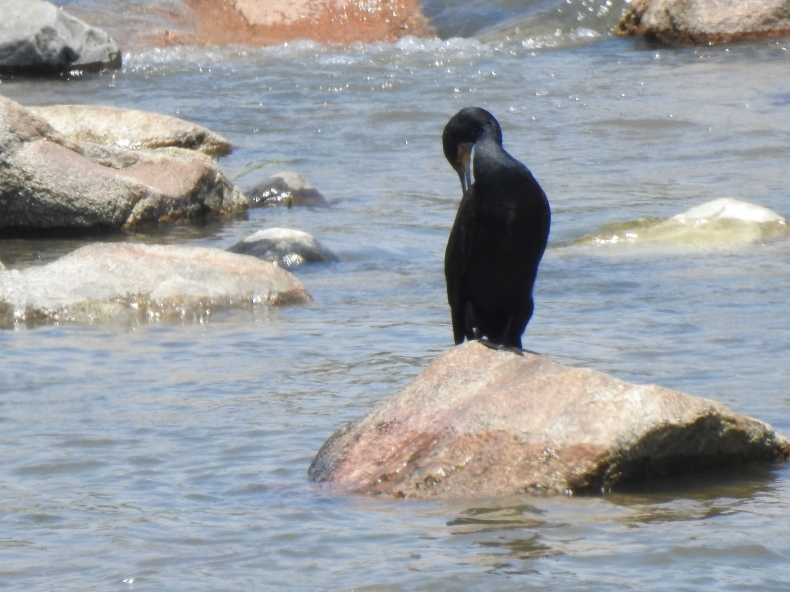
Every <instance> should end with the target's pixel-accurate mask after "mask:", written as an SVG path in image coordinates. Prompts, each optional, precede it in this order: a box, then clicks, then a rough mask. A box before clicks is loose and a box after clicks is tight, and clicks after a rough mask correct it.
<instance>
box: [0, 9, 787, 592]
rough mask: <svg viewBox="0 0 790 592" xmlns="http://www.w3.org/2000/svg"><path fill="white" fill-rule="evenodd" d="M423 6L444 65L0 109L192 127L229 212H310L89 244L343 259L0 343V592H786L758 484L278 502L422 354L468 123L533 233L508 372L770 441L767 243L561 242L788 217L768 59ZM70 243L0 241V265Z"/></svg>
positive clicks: (443, 308)
mask: <svg viewBox="0 0 790 592" xmlns="http://www.w3.org/2000/svg"><path fill="white" fill-rule="evenodd" d="M68 4H69V5H70V6H73V7H74V8H75V9H79V10H81V11H82V12H81V13H80V14H84V13H86V12H90V10H91V9H93V8H96V9H98V8H101V7H102V6H103V7H105V8H106V3H103V2H101V1H100V0H83V1H73V2H71V3H68ZM130 4H134V3H132V2H122V3H120V4H119V6H127V5H130ZM426 6H427V8H428V9H429V12H431V13H432V15H433V16H435V18H436V19H437V24H438V25H439V30H440V32H441V33H442V35H443V38H442V39H429V40H423V39H405V40H402V41H400V42H398V43H396V44H377V45H364V46H363V45H358V46H352V47H322V46H319V45H316V44H313V43H310V42H295V43H291V44H288V45H286V46H278V47H273V48H265V49H247V48H238V47H236V48H208V49H207V48H193V47H187V48H169V49H142V50H135V51H133V52H130V53H128V54H125V55H124V59H125V65H124V67H123V69H122V70H120V71H118V72H114V73H106V74H103V75H94V76H86V77H82V78H77V79H72V80H49V81H25V80H10V81H9V80H4V81H2V82H0V94H3V95H5V96H7V97H9V98H11V99H13V100H16V101H19V102H21V103H23V104H25V105H38V104H53V103H92V104H107V105H113V106H119V107H130V108H139V109H146V110H151V111H158V112H162V113H166V114H173V115H178V116H181V117H183V118H186V119H189V120H193V121H196V122H198V123H201V124H203V125H205V126H207V127H209V128H211V129H213V130H214V131H216V132H218V133H220V134H222V135H224V136H226V137H228V138H229V139H230V140H232V142H233V143H234V145H235V146H236V149H235V151H234V152H233V154H231V155H230V156H228V157H226V158H224V159H222V161H221V164H222V166H223V168H224V169H225V170H226V171H227V172H228V174H230V175H231V176H237V175H238V178H237V183H238V184H239V185H240V186H241V187H242V188H248V187H250V186H252V185H254V184H255V183H256V182H258V181H259V180H261V178H263V177H266V176H268V175H269V174H271V173H275V172H278V171H279V170H281V169H290V170H296V171H298V172H300V173H302V174H303V175H304V176H306V177H307V178H308V179H309V180H310V181H312V182H313V183H314V184H315V185H316V186H317V187H318V189H319V190H320V191H321V192H322V193H323V194H324V195H325V196H326V197H327V199H328V200H329V201H330V203H331V205H332V207H331V208H330V209H328V210H299V209H292V210H278V211H272V210H266V211H262V210H258V211H252V212H250V214H249V216H248V217H247V218H246V219H237V220H231V221H226V222H223V223H211V224H207V225H202V226H194V227H177V228H174V229H169V230H167V229H165V230H162V231H159V232H147V233H139V234H128V235H123V236H118V237H112V239H113V240H139V241H146V242H170V243H188V244H195V245H204V246H214V247H221V248H225V247H227V246H230V245H231V244H233V243H235V242H236V241H237V240H239V239H241V238H242V237H244V236H247V235H248V234H251V233H252V232H254V231H256V230H258V229H261V228H264V227H268V226H288V227H293V228H298V229H301V230H305V231H308V232H310V233H312V234H314V235H315V236H316V237H317V238H318V239H319V240H320V241H321V242H322V243H323V244H325V245H326V246H327V247H329V248H330V249H331V250H333V251H334V252H335V253H337V254H338V255H339V256H340V258H341V262H340V263H337V264H329V265H320V266H315V267H312V268H304V269H301V270H298V271H297V272H296V273H297V275H298V276H299V277H300V279H302V281H303V282H304V283H305V284H306V285H307V287H308V289H309V291H310V292H311V294H312V295H313V297H314V300H313V301H312V302H311V303H309V304H307V305H303V306H292V307H286V308H276V309H260V310H257V311H255V312H254V313H250V312H242V313H231V312H224V313H218V314H216V315H211V316H209V319H208V320H207V321H205V322H202V323H194V322H191V321H185V322H183V323H180V324H147V325H146V324H143V325H137V326H128V327H127V326H124V327H117V326H103V325H96V326H89V327H84V326H69V325H61V326H45V327H37V328H24V327H20V328H18V329H17V330H14V331H4V332H2V333H0V355H1V356H2V366H0V458H2V463H0V589H3V590H13V591H19V592H22V591H24V592H29V591H31V590H58V591H87V590H102V591H107V590H118V591H129V590H152V591H154V590H155V591H163V590H167V591H173V592H176V591H182V590H183V591H187V590H189V591H196V590H200V591H203V590H205V591H219V590H223V591H228V590H305V591H307V590H311V591H312V590H327V591H339V590H367V591H373V590H377V591H392V592H395V591H401V590H415V591H416V590H420V591H422V590H426V591H428V590H635V589H639V590H666V591H670V590H671V591H678V590H732V591H736V590H737V591H743V590H761V591H765V590H786V589H787V586H788V582H790V542H789V541H788V536H787V534H788V531H789V530H790V516H789V515H788V507H790V468H789V467H787V466H784V465H779V466H776V467H769V468H758V469H754V470H749V471H739V473H738V474H737V475H729V476H726V477H722V476H719V477H712V476H703V477H700V478H697V479H691V480H682V481H673V482H670V483H653V484H650V485H649V486H647V487H644V488H642V489H640V490H638V491H632V492H620V493H616V494H608V495H604V496H600V497H583V498H569V497H548V498H530V497H518V498H512V499H496V500H475V501H466V502H464V501H456V502H428V503H425V502H421V503H413V502H403V501H393V500H387V499H377V498H365V497H351V498H347V497H336V496H334V495H332V494H331V493H330V492H328V491H324V490H322V489H321V488H320V487H318V486H316V485H314V484H311V483H310V482H309V481H308V480H307V477H306V471H307V467H308V465H309V463H310V461H311V459H312V457H313V456H314V454H315V452H316V451H317V450H318V448H319V447H320V446H321V444H322V443H323V442H324V440H325V439H326V438H327V437H328V436H329V435H330V434H331V433H332V432H333V431H334V430H335V429H337V428H338V427H340V426H341V425H343V423H344V422H347V421H349V420H351V419H354V418H356V417H358V416H359V415H361V414H362V413H364V412H366V411H367V410H368V409H370V408H371V407H372V406H374V405H376V404H378V403H380V402H382V401H384V400H386V399H387V398H388V397H389V396H390V395H391V394H392V393H394V392H395V391H396V390H397V389H398V388H400V387H402V386H404V385H406V384H408V382H409V381H410V380H411V379H412V378H413V377H414V376H415V375H416V374H417V373H418V372H420V370H421V369H423V368H424V367H425V366H426V365H427V364H428V363H429V361H430V360H431V359H433V358H434V357H435V356H437V355H438V354H439V353H441V352H443V351H445V350H446V349H447V348H448V347H450V345H451V331H450V326H449V312H448V308H447V304H446V299H445V294H444V280H443V275H442V257H443V252H444V246H445V243H446V240H447V234H448V231H449V228H450V225H451V224H452V221H453V217H454V214H455V209H456V207H457V204H458V201H459V198H460V188H459V184H458V179H457V177H456V175H455V173H454V172H453V171H452V169H451V168H450V167H449V165H448V164H447V163H446V161H445V160H444V157H443V155H442V152H441V144H440V134H441V130H442V127H443V125H444V123H445V122H446V120H447V119H448V118H449V117H450V116H451V115H452V114H453V113H455V111H457V110H458V109H460V108H461V107H464V106H467V105H479V106H483V107H486V108H488V109H489V110H491V111H492V112H493V113H494V114H495V115H496V116H497V117H498V118H499V120H500V122H501V124H502V127H503V130H504V137H505V146H506V148H507V149H508V150H509V151H510V152H511V153H512V154H513V155H514V156H516V157H517V158H519V159H520V160H522V161H524V162H525V163H526V164H527V165H528V166H529V167H530V168H531V170H532V171H533V173H534V174H535V176H536V177H537V178H538V180H539V181H540V182H541V184H542V185H543V187H544V189H545V190H546V193H547V194H548V196H549V199H550V201H551V204H552V208H553V227H552V235H551V239H550V246H549V249H548V251H547V254H546V257H545V259H544V262H543V264H542V268H541V272H540V275H539V277H538V283H537V287H536V293H535V297H536V313H535V316H534V318H533V320H532V322H531V323H530V325H529V327H528V329H527V332H526V334H525V336H524V345H525V347H527V348H529V349H532V350H535V351H540V352H543V353H546V354H548V355H550V356H552V357H554V358H556V359H558V360H560V361H562V362H564V363H567V364H572V365H579V366H586V367H590V368H594V369H596V370H600V371H604V372H608V373H612V374H614V375H617V376H619V377H621V378H624V379H626V380H631V381H636V382H649V383H658V384H661V385H664V386H668V387H672V388H677V389H680V390H683V391H685V392H688V393H690V394H694V395H699V396H705V397H709V398H712V399H715V400H717V401H720V402H722V403H724V404H726V405H728V406H730V407H731V408H733V409H735V410H736V411H738V412H740V413H744V414H746V415H751V416H754V417H758V418H760V419H762V420H765V421H767V422H769V423H771V424H772V425H773V426H774V427H775V428H777V430H778V431H780V432H783V433H785V434H790V392H788V384H790V380H788V379H789V378H790V365H789V364H788V356H789V354H790V322H788V314H787V313H788V302H787V298H788V294H790V240H778V241H774V242H770V243H767V244H759V245H753V246H749V247H743V248H738V249H725V250H695V251H683V250H680V249H676V250H668V249H664V250H648V249H638V250H637V249H634V248H629V247H628V246H627V245H620V246H609V247H602V248H599V249H593V248H589V247H588V248H580V247H574V246H569V244H570V243H571V242H573V241H574V240H575V239H578V238H580V237H581V236H583V235H585V234H588V233H590V232H594V231H596V230H597V229H599V228H600V227H601V226H602V225H604V224H607V223H611V222H615V221H628V220H636V219H639V218H643V217H663V218H666V217H668V216H671V215H674V214H676V213H679V212H681V211H683V210H686V209H688V208H689V207H691V206H693V205H698V204H700V203H703V202H705V201H708V200H711V199H714V198H718V197H733V198H736V199H741V200H744V201H749V202H752V203H757V204H759V205H762V206H766V207H769V208H771V209H773V210H776V211H778V212H779V213H781V214H783V215H785V216H788V215H790V203H788V197H789V196H788V191H787V185H788V179H789V178H790V172H788V171H790V169H788V161H789V160H790V158H789V157H790V116H789V115H788V109H790V77H788V75H787V74H788V68H790V59H789V57H790V56H788V51H787V43H786V42H785V41H783V40H780V41H770V42H764V43H753V44H744V45H736V46H730V47H706V48H697V49H678V48H667V47H659V46H651V45H648V44H646V43H644V42H639V41H634V40H623V39H617V38H614V37H611V36H610V35H609V33H608V29H609V27H611V25H612V24H613V22H615V21H616V20H617V16H618V15H619V11H620V10H621V8H622V6H621V5H620V4H617V3H615V6H612V5H611V4H606V3H603V4H601V5H599V6H598V5H592V4H589V5H588V4H587V3H579V2H575V3H574V2H562V3H560V2H549V1H544V2H533V3H526V5H524V6H522V7H520V8H519V7H518V6H517V3H508V2H499V3H492V4H486V3H477V2H472V1H469V2H455V3H449V2H448V3H445V4H442V3H438V2H431V3H427V5H426ZM564 7H570V8H572V9H573V10H575V11H577V12H578V13H579V14H581V13H582V12H583V11H585V10H586V11H588V12H590V14H593V15H594V18H593V17H589V18H588V17H585V18H582V19H581V20H579V17H577V16H574V15H572V16H570V17H564V16H563V13H562V12H558V10H559V9H562V8H564ZM615 13H617V14H615ZM481 14H482V15H483V16H480V15H481ZM518 14H523V15H526V16H527V17H530V19H531V20H530V19H528V26H525V27H522V30H521V33H520V34H519V36H516V37H512V38H511V39H510V40H507V39H505V40H503V39H502V38H501V37H502V35H501V34H497V33H486V34H484V35H482V36H481V38H482V39H490V40H488V41H479V40H475V39H471V38H465V39H461V38H454V37H453V35H458V34H471V33H473V32H476V31H474V30H473V31H468V30H464V27H465V26H468V22H469V21H470V19H478V21H477V22H479V23H480V26H483V25H485V26H486V27H487V26H490V25H492V24H496V23H497V22H501V21H503V20H506V19H509V18H511V17H513V16H517V15H518ZM585 14H587V13H585ZM464 17H465V18H464ZM563 19H564V20H563ZM585 19H586V20H585ZM557 22H560V23H561V25H562V26H557ZM464 23H466V25H464ZM574 23H581V25H580V26H578V25H575V24H574ZM478 28H479V27H478ZM546 31H549V32H550V34H547V33H546ZM259 165H264V166H260V167H259ZM256 167H258V168H256ZM83 243H84V241H80V240H75V239H70V240H63V239H51V240H35V241H33V240H27V241H25V240H0V261H3V263H5V264H6V265H7V266H8V267H11V268H23V267H26V266H29V265H38V264H41V263H42V262H46V261H50V260H52V259H54V258H56V257H58V256H60V255H61V254H63V253H66V252H69V251H71V250H73V249H74V248H76V247H77V246H79V245H80V244H83Z"/></svg>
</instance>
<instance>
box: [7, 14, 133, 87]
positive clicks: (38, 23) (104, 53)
mask: <svg viewBox="0 0 790 592" xmlns="http://www.w3.org/2000/svg"><path fill="white" fill-rule="evenodd" d="M0 15H2V18H0V74H29V75H42V74H45V75H46V74H57V73H60V72H70V71H73V70H99V69H101V68H120V67H121V52H120V51H119V50H118V46H117V45H116V44H115V42H114V41H113V40H112V39H111V38H110V36H109V35H107V33H105V32H104V31H102V30H100V29H97V28H95V27H91V26H90V25H87V24H85V23H84V22H82V21H81V20H79V19H76V18H74V17H73V16H71V15H69V14H68V13H66V12H64V11H63V10H61V9H60V8H58V7H57V6H55V5H54V4H50V3H49V2H43V1H42V0H0Z"/></svg>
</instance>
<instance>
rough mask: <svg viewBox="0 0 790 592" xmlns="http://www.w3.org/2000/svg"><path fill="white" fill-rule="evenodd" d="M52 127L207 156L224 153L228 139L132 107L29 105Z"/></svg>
mask: <svg viewBox="0 0 790 592" xmlns="http://www.w3.org/2000/svg"><path fill="white" fill-rule="evenodd" d="M29 110H30V112H31V113H33V114H34V115H37V116H38V117H40V118H41V119H43V120H44V121H46V122H47V123H48V124H49V125H51V126H52V128H53V129H55V131H57V132H58V133H60V134H63V135H64V136H66V137H68V139H70V140H72V141H74V142H78V143H84V142H90V143H93V144H100V145H102V146H111V147H116V148H123V149H127V150H141V149H153V148H167V147H175V148H185V149H187V150H196V151H198V152H203V153H204V154H208V155H209V156H224V155H226V154H228V153H229V152H230V150H231V145H230V142H228V140H226V139H225V138H223V137H222V136H220V135H218V134H215V133H214V132H212V131H211V130H209V129H206V128H205V127H203V126H201V125H197V124H195V123H191V122H189V121H184V120H183V119H178V118H177V117H170V116H168V115H160V114H158V113H148V112H146V111H137V110H134V109H116V108H114V107H102V106H92V105H53V106H49V107H30V108H29Z"/></svg>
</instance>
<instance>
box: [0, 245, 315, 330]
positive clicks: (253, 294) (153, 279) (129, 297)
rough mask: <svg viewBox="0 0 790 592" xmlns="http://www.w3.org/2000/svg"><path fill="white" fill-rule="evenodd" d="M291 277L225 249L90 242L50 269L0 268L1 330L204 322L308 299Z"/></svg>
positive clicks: (275, 267) (296, 281)
mask: <svg viewBox="0 0 790 592" xmlns="http://www.w3.org/2000/svg"><path fill="white" fill-rule="evenodd" d="M309 300H310V295H309V294H308V293H307V290H306V289H305V287H304V286H303V285H302V283H301V282H300V281H299V280H298V279H296V278H295V277H294V276H293V275H291V274H290V273H289V272H287V271H285V270H284V269H281V268H279V267H277V266H275V265H272V264H271V263H268V262H266V261H261V260H259V259H256V258H254V257H249V256H246V255H236V254H233V253H228V252H226V251H222V250H220V249H207V248H199V247H181V246H171V245H144V244H137V243H96V244H91V245H88V246H85V247H82V248H80V249H77V250H76V251H74V252H72V253H70V254H68V255H66V256H65V257H62V258H61V259H58V260H57V261H53V262H52V263H49V264H47V265H42V266H38V267H31V268H28V269H25V270H21V271H20V270H2V269H0V327H2V328H9V327H13V326H14V325H17V324H28V325H31V324H32V325H35V324H40V323H60V322H76V323H97V322H106V321H120V322H124V323H125V322H129V321H153V322H158V321H162V320H168V319H172V320H178V319H187V320H190V319H198V320H200V319H204V318H206V317H207V316H208V315H209V314H211V312H212V311H216V310H218V309H225V308H250V307H253V306H258V305H274V304H288V303H298V302H307V301H309Z"/></svg>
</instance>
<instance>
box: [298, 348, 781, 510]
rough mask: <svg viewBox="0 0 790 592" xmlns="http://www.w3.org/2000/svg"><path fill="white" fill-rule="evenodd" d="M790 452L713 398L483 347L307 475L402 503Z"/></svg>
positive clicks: (572, 489) (327, 451)
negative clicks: (399, 500) (403, 498)
mask: <svg viewBox="0 0 790 592" xmlns="http://www.w3.org/2000/svg"><path fill="white" fill-rule="evenodd" d="M789 453H790V442H789V441H788V440H787V439H785V438H784V437H783V436H779V435H777V434H776V433H774V431H773V429H772V428H771V427H770V426H769V425H767V424H765V423H763V422H761V421H758V420H756V419H751V418H749V417H744V416H742V415H738V414H736V413H733V412H732V411H730V410H729V409H727V408H726V407H724V406H723V405H720V404H718V403H716V402H714V401H711V400H708V399H702V398H699V397H693V396H689V395H686V394H683V393H681V392H678V391H674V390H670V389H667V388H662V387H660V386H654V385H637V384H630V383H628V382H625V381H622V380H619V379H617V378H614V377H612V376H608V375H606V374H602V373H600V372H595V371H593V370H588V369H584V368H572V367H568V366H564V365H562V364H559V363H557V362H554V361H552V360H551V359H549V358H547V357H545V356H540V355H535V354H531V353H526V352H525V353H524V354H523V355H519V354H517V353H513V352H512V351H504V350H494V349H490V348H488V347H486V346H485V345H482V344H481V343H480V342H476V341H474V342H471V343H465V344H462V345H460V346H458V347H454V348H453V349H451V350H450V351H448V352H446V353H445V354H443V355H441V356H440V357H439V358H437V359H436V360H435V361H434V362H433V363H431V364H430V366H428V368H427V369H426V370H424V371H423V372H422V374H420V375H419V376H418V377H417V378H416V379H415V380H414V381H413V382H412V383H411V384H410V385H408V386H407V387H405V388H404V389H402V390H401V391H399V392H398V393H397V394H396V395H395V396H394V397H392V399H391V400H390V401H389V402H387V403H385V404H383V405H382V406H380V407H378V408H376V409H374V410H373V411H371V412H370V413H368V414H367V415H366V416H364V417H362V418H361V419H359V420H357V421H355V422H353V423H352V424H350V425H349V426H346V427H344V428H342V429H340V430H338V431H337V432H336V433H335V434H334V435H333V436H332V437H331V438H330V439H329V440H328V441H327V442H326V443H325V444H324V446H323V447H322V448H321V450H320V451H319V452H318V455H317V456H316V457H315V459H314V460H313V463H312V465H311V466H310V470H309V475H310V477H311V478H312V479H313V480H316V481H322V482H331V483H333V484H335V485H337V486H339V487H340V488H341V489H344V490H350V491H354V492H359V493H366V494H384V495H390V496H395V497H405V498H457V497H470V498H471V497H489V496H499V495H511V494H517V493H561V492H564V493H582V492H605V491H608V490H611V489H613V488H616V487H617V486H619V485H624V484H630V483H633V482H638V481H641V480H644V479H646V478H663V477H666V476H671V475H676V474H683V473H691V472H702V471H708V470H714V469H727V468H731V467H735V466H737V465H741V464H744V463H752V462H765V461H775V460H780V459H786V458H787V457H788V454H789Z"/></svg>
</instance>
